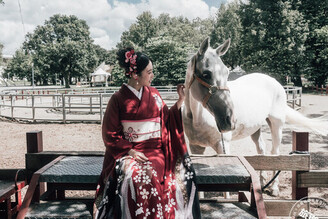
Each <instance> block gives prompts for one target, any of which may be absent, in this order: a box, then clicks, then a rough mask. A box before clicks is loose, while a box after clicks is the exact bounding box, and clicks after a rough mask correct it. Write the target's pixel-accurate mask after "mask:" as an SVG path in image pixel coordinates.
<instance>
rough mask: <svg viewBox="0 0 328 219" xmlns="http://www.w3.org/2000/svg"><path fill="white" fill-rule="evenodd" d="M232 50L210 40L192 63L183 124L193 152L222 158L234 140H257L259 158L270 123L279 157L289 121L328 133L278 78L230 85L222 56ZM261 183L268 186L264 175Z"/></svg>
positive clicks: (273, 151)
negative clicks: (294, 104)
mask: <svg viewBox="0 0 328 219" xmlns="http://www.w3.org/2000/svg"><path fill="white" fill-rule="evenodd" d="M229 46H230V39H228V40H227V41H225V42H224V43H223V44H222V45H220V46H219V47H218V48H216V49H212V48H210V47H209V39H208V38H207V39H206V40H205V41H204V42H203V43H202V44H201V47H200V49H199V51H198V53H197V54H195V55H194V56H193V57H192V59H191V61H190V62H189V63H188V68H187V73H186V79H185V85H186V89H185V93H186V99H185V107H184V108H183V123H184V129H185V134H186V136H187V138H188V140H189V147H190V150H191V153H193V154H202V153H203V152H204V150H205V147H207V146H210V147H212V148H213V149H214V150H215V151H216V152H217V153H218V154H222V153H226V154H229V153H230V149H229V148H230V147H229V142H230V141H231V140H237V139H241V138H245V137H248V136H251V138H252V140H253V141H254V143H255V145H256V149H257V152H258V154H265V143H264V141H263V139H262V137H261V127H262V125H263V123H265V121H266V122H267V123H268V125H269V127H270V130H271V136H272V149H271V154H274V155H278V154H279V146H280V144H281V139H282V128H283V125H284V123H285V122H287V123H291V124H293V125H295V126H301V127H304V128H306V129H307V130H309V131H314V132H316V133H319V134H322V135H327V134H328V122H327V121H325V122H323V121H322V120H319V119H309V118H306V117H305V116H303V115H302V114H300V113H299V112H297V111H295V110H293V109H292V108H290V107H289V106H288V105H287V102H286V94H285V90H284V88H283V87H282V86H281V84H279V83H278V82H277V81H276V80H275V79H274V78H272V77H269V76H267V75H265V74H260V73H254V74H249V75H245V76H243V77H240V78H238V79H237V80H235V81H231V82H230V81H229V82H228V81H227V78H228V74H229V70H228V68H227V67H226V66H225V65H224V64H223V62H222V61H221V59H220V56H222V55H224V54H225V53H226V52H227V50H228V48H229ZM219 130H220V131H219ZM220 133H223V135H221V134H220ZM221 136H223V139H222V138H221ZM222 140H223V141H224V143H223V141H222ZM223 145H224V147H223ZM260 179H261V183H262V185H263V183H264V182H263V181H264V177H263V175H262V173H261V177H260ZM278 183H279V181H278V178H277V179H276V180H275V181H274V182H273V184H272V186H271V190H272V191H271V192H272V195H274V196H277V195H278V193H279V187H278Z"/></svg>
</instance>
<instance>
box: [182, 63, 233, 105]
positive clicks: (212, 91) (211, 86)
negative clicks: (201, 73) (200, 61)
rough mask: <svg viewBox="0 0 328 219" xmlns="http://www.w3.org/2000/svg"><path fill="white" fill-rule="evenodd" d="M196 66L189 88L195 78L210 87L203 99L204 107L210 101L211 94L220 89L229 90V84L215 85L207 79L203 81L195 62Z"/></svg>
mask: <svg viewBox="0 0 328 219" xmlns="http://www.w3.org/2000/svg"><path fill="white" fill-rule="evenodd" d="M194 66H195V68H194V73H193V75H192V79H191V81H190V83H189V85H188V89H190V87H191V85H192V83H193V82H194V81H195V79H196V80H197V81H198V82H199V83H200V84H201V85H203V86H204V87H207V88H208V93H207V95H206V96H205V97H204V98H203V101H202V104H203V106H204V107H206V104H207V102H208V100H209V99H210V98H211V96H212V95H213V94H215V93H216V92H217V91H219V90H226V91H229V92H230V90H229V88H228V87H227V86H214V85H210V84H208V83H206V82H205V81H203V80H202V79H200V78H199V77H198V76H197V75H196V63H195V64H194Z"/></svg>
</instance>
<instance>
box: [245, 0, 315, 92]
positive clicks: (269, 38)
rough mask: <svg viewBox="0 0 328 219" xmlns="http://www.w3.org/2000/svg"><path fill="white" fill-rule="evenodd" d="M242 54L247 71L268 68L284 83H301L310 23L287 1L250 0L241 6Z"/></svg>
mask: <svg viewBox="0 0 328 219" xmlns="http://www.w3.org/2000/svg"><path fill="white" fill-rule="evenodd" d="M240 13H241V18H242V24H243V35H244V36H243V42H242V46H241V48H242V53H243V54H242V55H243V57H244V58H245V68H246V70H248V71H249V70H261V71H265V72H267V73H269V74H271V75H272V76H274V77H275V78H276V79H278V80H279V81H280V82H282V83H285V82H286V81H285V78H286V76H291V77H292V78H293V79H294V80H293V82H294V84H295V85H297V86H302V83H301V80H300V76H301V74H302V73H303V72H302V70H303V69H304V68H305V63H304V61H303V60H304V57H305V53H304V51H305V46H304V44H305V41H306V39H307V35H308V25H307V22H306V21H304V18H303V16H302V14H301V13H300V12H299V11H297V10H295V9H294V7H292V4H291V3H290V2H288V1H268V0H263V1H262V0H251V1H250V2H249V4H244V5H242V6H241V11H240Z"/></svg>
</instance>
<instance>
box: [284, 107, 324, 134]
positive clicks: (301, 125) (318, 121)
mask: <svg viewBox="0 0 328 219" xmlns="http://www.w3.org/2000/svg"><path fill="white" fill-rule="evenodd" d="M286 122H287V123H288V124H289V125H291V127H290V128H291V129H293V130H304V129H305V130H304V131H308V132H314V133H315V134H320V135H323V136H326V135H328V116H321V117H319V118H313V119H310V118H307V117H305V116H303V115H302V114H301V113H299V112H297V111H296V110H294V109H292V108H290V107H289V106H287V107H286Z"/></svg>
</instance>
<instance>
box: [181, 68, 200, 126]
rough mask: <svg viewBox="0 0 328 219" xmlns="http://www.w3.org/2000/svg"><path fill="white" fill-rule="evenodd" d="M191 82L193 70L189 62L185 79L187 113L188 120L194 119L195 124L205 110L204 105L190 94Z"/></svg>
mask: <svg viewBox="0 0 328 219" xmlns="http://www.w3.org/2000/svg"><path fill="white" fill-rule="evenodd" d="M191 80H193V70H192V65H191V62H189V63H188V67H187V72H186V79H185V86H186V88H185V95H186V98H185V113H186V116H187V117H188V118H190V119H193V120H194V122H197V121H195V120H198V119H199V116H200V115H201V114H202V113H203V110H204V109H203V106H202V104H201V103H200V102H198V101H197V100H195V99H194V98H193V96H192V95H191V93H190V92H191V91H190V89H189V86H190V85H191V84H190V83H191Z"/></svg>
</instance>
